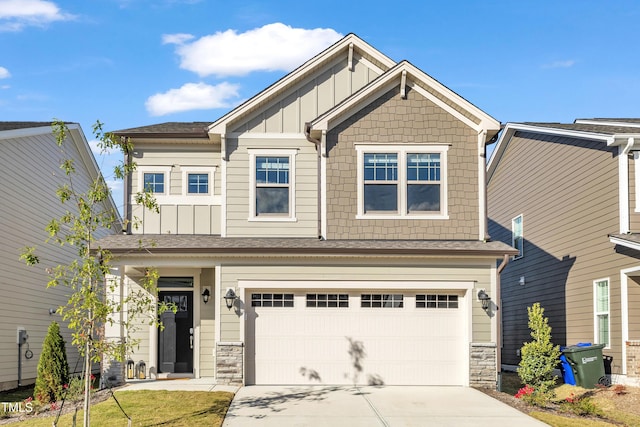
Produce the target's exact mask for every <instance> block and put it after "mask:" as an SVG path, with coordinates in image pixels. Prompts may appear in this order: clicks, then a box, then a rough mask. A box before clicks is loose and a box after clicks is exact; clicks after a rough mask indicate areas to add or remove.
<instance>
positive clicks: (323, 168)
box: [318, 79, 351, 239]
mask: <svg viewBox="0 0 640 427" xmlns="http://www.w3.org/2000/svg"><path fill="white" fill-rule="evenodd" d="M349 80H351V79H349ZM318 151H319V155H320V237H321V238H323V239H326V238H327V132H326V131H323V132H322V137H321V138H320V147H319V150H318Z"/></svg>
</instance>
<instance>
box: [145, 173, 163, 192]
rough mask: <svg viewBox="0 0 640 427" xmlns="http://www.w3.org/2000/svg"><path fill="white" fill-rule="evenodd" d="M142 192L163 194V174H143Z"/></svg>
mask: <svg viewBox="0 0 640 427" xmlns="http://www.w3.org/2000/svg"><path fill="white" fill-rule="evenodd" d="M144 190H145V191H151V192H152V193H158V194H164V173H145V174H144Z"/></svg>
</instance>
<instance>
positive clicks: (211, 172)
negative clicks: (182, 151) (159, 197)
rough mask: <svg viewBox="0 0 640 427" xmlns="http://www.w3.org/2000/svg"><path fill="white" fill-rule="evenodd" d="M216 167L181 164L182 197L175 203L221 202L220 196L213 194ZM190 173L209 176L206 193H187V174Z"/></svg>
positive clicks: (214, 203) (211, 203) (217, 203)
mask: <svg viewBox="0 0 640 427" xmlns="http://www.w3.org/2000/svg"><path fill="white" fill-rule="evenodd" d="M217 168H218V167H217V166H181V167H180V172H181V173H182V197H180V200H179V201H176V202H175V203H176V204H186V205H202V204H207V205H219V204H220V203H221V200H220V196H216V195H215V174H216V170H217ZM191 173H198V174H206V175H207V176H208V177H209V182H208V187H209V192H208V193H206V194H204V193H197V194H195V193H189V174H191Z"/></svg>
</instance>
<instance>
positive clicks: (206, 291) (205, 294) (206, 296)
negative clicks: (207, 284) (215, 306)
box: [202, 288, 211, 304]
mask: <svg viewBox="0 0 640 427" xmlns="http://www.w3.org/2000/svg"><path fill="white" fill-rule="evenodd" d="M210 296H211V292H209V288H204V291H202V301H204V303H205V304H206V303H208V302H209V297H210Z"/></svg>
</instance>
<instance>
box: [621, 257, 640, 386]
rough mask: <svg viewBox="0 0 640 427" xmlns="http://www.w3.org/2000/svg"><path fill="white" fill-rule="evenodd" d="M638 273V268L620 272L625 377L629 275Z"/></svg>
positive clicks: (623, 369) (623, 368)
mask: <svg viewBox="0 0 640 427" xmlns="http://www.w3.org/2000/svg"><path fill="white" fill-rule="evenodd" d="M638 271H640V266H638V267H631V268H625V269H622V270H620V318H621V321H622V329H621V335H622V375H627V341H629V273H635V272H638Z"/></svg>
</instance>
